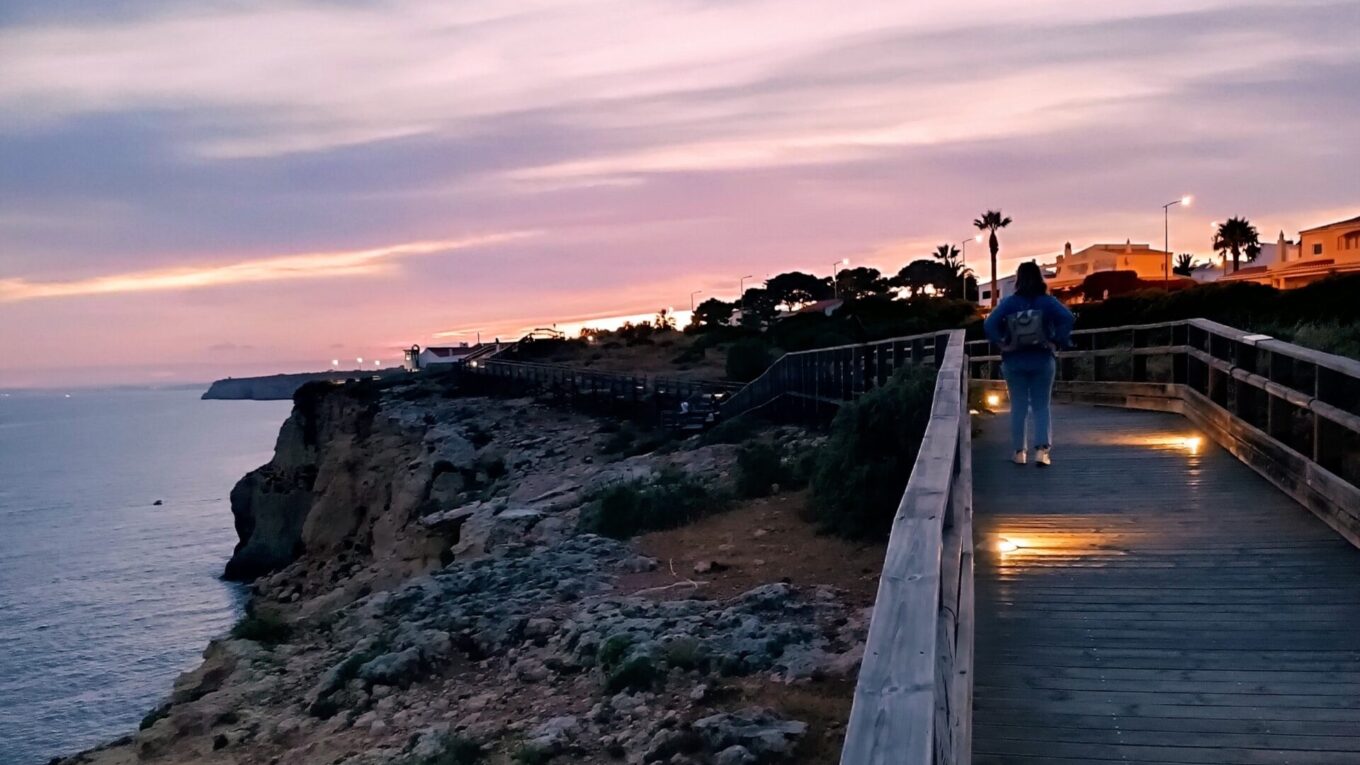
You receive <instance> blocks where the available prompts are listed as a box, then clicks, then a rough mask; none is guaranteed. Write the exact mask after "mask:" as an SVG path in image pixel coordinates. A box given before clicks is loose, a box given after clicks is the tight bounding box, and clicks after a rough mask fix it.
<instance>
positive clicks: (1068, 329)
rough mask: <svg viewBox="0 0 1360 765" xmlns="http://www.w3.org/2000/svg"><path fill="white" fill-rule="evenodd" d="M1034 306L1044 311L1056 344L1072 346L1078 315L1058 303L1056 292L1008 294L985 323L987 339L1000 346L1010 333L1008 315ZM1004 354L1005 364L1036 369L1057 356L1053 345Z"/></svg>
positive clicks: (1051, 335)
mask: <svg viewBox="0 0 1360 765" xmlns="http://www.w3.org/2000/svg"><path fill="white" fill-rule="evenodd" d="M1032 308H1035V309H1038V310H1040V311H1043V314H1044V328H1045V329H1047V330H1048V339H1049V341H1050V342H1051V343H1052V344H1053V346H1056V347H1058V348H1067V347H1070V346H1071V345H1072V325H1073V324H1074V323H1075V322H1076V318H1075V317H1074V316H1072V312H1071V311H1069V310H1067V307H1066V306H1064V305H1063V304H1062V303H1060V302H1058V299H1057V298H1055V297H1053V296H1052V295H1039V296H1037V297H1032V298H1031V297H1025V296H1024V295H1007V296H1006V297H1005V298H1004V299H1002V301H1001V304H1000V305H998V306H997V307H996V310H994V311H992V313H991V314H990V315H989V316H988V317H987V321H985V322H984V323H983V325H982V328H983V329H984V330H985V331H986V332H987V339H988V340H991V341H992V344H993V345H996V346H997V347H1000V346H1001V345H1003V340H1004V339H1005V334H1006V317H1007V316H1011V315H1013V314H1017V313H1020V312H1021V311H1028V310H1030V309H1032ZM1001 357H1002V361H1003V362H1004V363H1006V364H1009V365H1011V366H1014V367H1024V368H1033V367H1037V366H1039V365H1040V364H1044V363H1046V362H1047V361H1048V360H1049V359H1051V358H1053V347H1049V348H1021V349H1020V350H1015V351H1003V352H1002V354H1001Z"/></svg>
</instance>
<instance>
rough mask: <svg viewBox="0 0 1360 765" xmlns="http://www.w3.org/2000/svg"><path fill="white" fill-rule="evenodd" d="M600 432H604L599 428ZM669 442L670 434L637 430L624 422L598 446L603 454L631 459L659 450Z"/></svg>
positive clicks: (629, 423) (651, 429) (650, 430)
mask: <svg viewBox="0 0 1360 765" xmlns="http://www.w3.org/2000/svg"><path fill="white" fill-rule="evenodd" d="M601 432H605V430H604V429H603V428H601ZM670 440H671V434H670V433H668V432H666V431H663V430H658V429H655V428H646V429H643V428H639V427H638V426H637V425H634V424H633V423H631V422H625V423H623V424H622V425H620V426H618V429H617V430H614V431H612V432H611V433H610V436H609V438H607V439H605V442H604V443H603V444H601V445H600V452H601V453H603V454H618V455H621V456H624V457H632V456H635V455H638V454H650V453H651V452H654V451H656V450H657V449H660V448H661V447H662V446H664V445H665V444H666V443H667V442H669V441H670Z"/></svg>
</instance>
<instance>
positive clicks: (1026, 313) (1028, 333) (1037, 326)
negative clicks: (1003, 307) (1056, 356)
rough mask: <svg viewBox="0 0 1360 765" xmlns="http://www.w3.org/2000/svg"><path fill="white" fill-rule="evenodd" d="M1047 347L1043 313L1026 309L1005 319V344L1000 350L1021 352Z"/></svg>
mask: <svg viewBox="0 0 1360 765" xmlns="http://www.w3.org/2000/svg"><path fill="white" fill-rule="evenodd" d="M1048 347H1049V340H1048V326H1047V325H1046V323H1045V322H1044V312H1043V311H1041V310H1039V309H1038V308H1026V309H1025V310H1023V311H1016V312H1015V313H1013V314H1011V315H1010V316H1007V317H1006V342H1005V344H1004V345H1003V346H1002V347H1001V350H1003V351H1023V350H1028V349H1032V348H1048Z"/></svg>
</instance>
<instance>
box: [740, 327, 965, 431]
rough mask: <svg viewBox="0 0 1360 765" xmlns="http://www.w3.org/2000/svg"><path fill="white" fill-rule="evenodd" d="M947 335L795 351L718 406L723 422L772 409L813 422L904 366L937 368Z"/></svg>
mask: <svg viewBox="0 0 1360 765" xmlns="http://www.w3.org/2000/svg"><path fill="white" fill-rule="evenodd" d="M948 337H949V333H939V332H931V333H927V334H922V335H911V336H908V337H895V338H892V339H889V340H878V341H875V342H872V343H862V344H858V345H840V346H835V347H832V348H817V349H814V350H810V351H796V352H794V353H786V354H784V355H783V356H780V357H779V359H778V360H777V361H775V363H774V364H772V365H771V366H770V368H769V369H767V370H765V373H764V374H762V375H761V376H760V377H757V378H756V379H755V380H753V381H752V382H751V383H749V384H748V385H746V386H745V387H744V388H742V389H741V390H740V391H739V392H737V393H736V394H734V395H733V396H731V397H730V398H728V399H727V400H725V401H723V403H722V415H723V417H724V418H728V419H730V418H732V417H737V416H740V415H742V414H747V413H750V412H754V411H757V410H762V409H764V408H766V407H770V406H772V405H776V404H777V405H779V406H781V408H783V410H784V411H785V413H793V414H798V415H802V417H801V418H802V419H813V418H815V417H816V416H817V413H819V412H823V411H826V409H827V405H830V407H831V411H834V409H835V406H836V405H838V404H840V403H841V402H844V401H850V400H852V399H854V398H855V397H856V396H858V395H860V394H862V393H865V392H868V391H870V390H872V389H874V388H877V387H878V386H880V385H883V384H884V383H885V382H887V381H888V379H889V378H890V377H892V375H893V373H894V372H896V371H897V370H898V369H900V368H901V367H903V366H905V365H908V364H922V363H925V364H932V365H934V364H938V363H939V362H940V360H941V358H942V357H943V354H944V348H945V341H946V339H947V338H948Z"/></svg>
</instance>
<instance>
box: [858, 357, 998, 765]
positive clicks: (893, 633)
mask: <svg viewBox="0 0 1360 765" xmlns="http://www.w3.org/2000/svg"><path fill="white" fill-rule="evenodd" d="M938 337H939V342H938V343H937V344H936V345H935V346H934V349H935V350H936V351H938V354H939V358H940V361H939V374H938V375H937V376H936V383H935V395H934V399H933V401H932V404H931V410H930V421H929V424H928V425H927V427H926V432H925V437H924V438H923V439H922V441H921V449H920V451H919V452H918V454H917V457H916V463H915V465H914V466H913V467H912V471H911V477H910V479H908V481H907V488H906V491H905V492H904V493H903V495H902V501H901V503H900V504H899V506H898V509H897V515H896V517H895V518H894V519H893V526H892V536H891V537H890V539H889V541H888V550H887V554H886V556H885V558H884V562H883V573H882V576H881V577H880V579H879V585H878V596H877V598H876V600H875V602H874V612H873V618H872V621H871V622H870V625H869V636H868V641H867V642H866V644H865V650H864V662H863V664H862V665H861V668H860V673H859V681H858V683H857V684H856V687H855V699H854V706H853V708H852V709H851V712H850V721H849V725H848V727H847V729H846V734H845V747H844V749H843V751H842V754H841V763H842V765H871V764H873V765H877V764H879V763H881V764H882V765H963V764H965V763H968V762H970V761H971V722H972V694H973V681H972V677H973V675H972V668H973V620H974V609H973V524H972V503H973V490H972V475H973V473H972V451H971V449H972V447H971V426H970V420H969V410H968V388H969V386H968V369H969V366H968V363H967V360H966V357H965V354H964V343H963V331H962V330H955V331H952V332H948V333H943V334H941V335H939V336H938Z"/></svg>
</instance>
